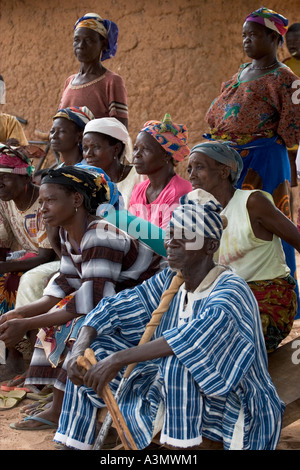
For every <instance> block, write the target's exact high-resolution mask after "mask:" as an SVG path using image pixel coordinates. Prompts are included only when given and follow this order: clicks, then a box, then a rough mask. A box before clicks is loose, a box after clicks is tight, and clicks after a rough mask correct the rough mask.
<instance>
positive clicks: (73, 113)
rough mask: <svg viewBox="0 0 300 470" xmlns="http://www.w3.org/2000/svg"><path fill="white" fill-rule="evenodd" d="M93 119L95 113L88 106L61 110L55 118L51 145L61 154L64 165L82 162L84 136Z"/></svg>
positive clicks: (51, 132) (51, 131) (50, 135)
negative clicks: (87, 125)
mask: <svg viewBox="0 0 300 470" xmlns="http://www.w3.org/2000/svg"><path fill="white" fill-rule="evenodd" d="M91 119H94V116H93V113H91V111H90V110H89V109H88V108H87V107H86V106H83V107H81V108H80V107H76V106H74V107H69V108H63V109H59V110H58V111H57V113H56V114H55V116H54V117H53V124H52V127H51V129H50V134H49V138H50V143H51V147H52V149H53V150H54V151H56V152H58V153H59V154H60V156H61V160H62V162H63V165H67V166H69V165H76V163H79V162H81V161H82V134H83V130H84V128H85V126H86V124H87V123H88V122H89V121H90V120H91Z"/></svg>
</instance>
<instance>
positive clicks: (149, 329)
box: [93, 272, 183, 450]
mask: <svg viewBox="0 0 300 470" xmlns="http://www.w3.org/2000/svg"><path fill="white" fill-rule="evenodd" d="M181 284H183V277H182V275H181V273H180V272H178V273H177V274H176V276H174V277H173V279H172V281H171V284H170V286H169V288H168V289H167V290H166V291H165V292H164V293H163V294H162V296H161V300H160V303H159V306H158V307H157V309H155V310H154V311H153V312H152V315H151V319H150V321H149V322H148V324H147V325H146V328H145V332H144V334H143V335H142V337H141V339H140V342H139V345H142V344H145V343H148V342H149V341H150V340H151V338H152V336H153V334H154V332H155V330H156V328H157V327H158V325H159V324H160V321H161V318H162V316H163V314H164V313H165V312H166V311H167V310H168V309H169V305H170V303H171V300H172V299H173V297H174V295H175V294H176V293H177V292H178V289H179V287H180V286H181ZM135 366H136V363H135V364H129V365H128V366H127V368H126V370H125V372H124V375H123V377H122V380H121V381H120V384H119V387H118V389H117V391H116V393H115V400H116V402H117V400H118V398H119V396H120V394H121V392H122V390H123V388H124V387H125V385H126V382H127V380H128V377H129V376H130V374H131V372H132V371H133V369H134V368H135ZM111 423H112V416H110V413H107V415H106V417H105V419H104V421H103V424H102V426H101V429H100V431H99V433H98V436H97V438H96V441H95V444H94V446H93V450H99V449H101V447H102V445H103V444H104V441H105V438H106V436H107V433H108V431H109V428H110V426H111Z"/></svg>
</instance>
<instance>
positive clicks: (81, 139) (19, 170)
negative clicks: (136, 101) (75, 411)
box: [0, 9, 300, 430]
mask: <svg viewBox="0 0 300 470" xmlns="http://www.w3.org/2000/svg"><path fill="white" fill-rule="evenodd" d="M265 18H268V22H266V21H265ZM286 25H287V23H286V19H285V18H284V17H283V16H282V15H279V14H276V13H275V12H272V11H271V10H267V9H259V10H257V11H256V12H253V13H252V14H251V15H249V17H247V19H246V21H245V24H244V28H243V36H244V47H245V51H248V55H249V57H251V59H252V63H251V64H247V65H246V66H244V67H242V69H241V71H240V72H239V74H238V75H237V76H236V77H234V79H233V80H231V81H230V82H227V84H225V85H224V87H223V88H222V93H221V95H220V97H219V98H218V99H216V100H215V101H214V103H212V105H211V107H210V110H209V112H208V115H207V120H208V123H209V125H210V134H209V135H207V136H206V137H207V138H206V139H205V141H202V142H200V143H199V144H197V145H195V146H193V148H192V149H191V150H190V148H189V143H188V130H187V126H186V125H184V124H178V123H176V122H173V121H172V119H171V116H170V114H168V113H165V117H164V118H163V119H162V120H160V121H159V120H148V121H147V122H146V123H144V124H143V125H142V126H141V128H140V131H139V132H138V135H137V136H136V138H135V142H134V145H132V143H131V138H130V135H129V132H128V112H127V111H128V110H127V101H126V89H125V88H124V86H123V82H122V80H121V81H120V77H119V76H116V74H113V73H112V72H110V71H108V70H107V69H105V68H104V67H103V65H102V63H101V61H103V60H105V59H108V58H109V57H112V56H113V55H114V54H115V52H116V38H117V29H116V25H115V24H114V23H112V22H108V20H102V19H101V18H100V17H98V15H95V14H87V15H86V16H84V17H83V18H80V19H79V20H78V21H77V22H76V24H75V28H74V29H75V31H74V43H73V45H74V52H75V55H76V57H77V59H78V60H79V62H80V71H79V73H78V74H77V75H74V76H72V77H70V78H69V79H68V80H67V83H66V87H65V90H64V93H63V97H62V101H61V105H60V107H59V110H58V111H57V112H56V114H55V115H54V117H53V122H52V126H51V129H50V133H49V138H50V142H51V146H52V148H53V150H55V151H56V152H58V153H59V154H60V156H61V164H60V165H59V167H58V168H55V169H48V170H45V171H44V172H43V173H42V175H41V180H40V182H39V183H38V184H39V186H38V185H35V184H33V182H32V176H33V175H34V173H33V167H32V163H31V160H30V158H31V157H34V155H32V154H30V151H31V152H33V149H32V148H30V147H27V146H23V147H22V146H18V147H10V146H7V145H3V146H2V147H1V148H0V217H1V222H2V224H1V229H0V230H1V231H0V243H1V250H0V254H1V262H0V268H2V270H1V284H0V288H1V289H2V291H3V293H4V292H5V294H7V292H9V289H8V287H9V283H8V279H10V282H12V280H13V281H14V289H12V288H11V289H10V291H14V292H16V291H17V295H16V296H15V297H14V296H13V294H12V295H11V296H9V298H8V297H7V295H6V298H4V297H5V296H4V295H3V296H2V305H3V309H2V316H1V317H0V340H2V341H4V342H5V345H6V348H7V364H6V365H5V366H1V367H3V369H1V374H0V381H4V380H5V379H8V378H10V376H12V377H13V376H14V374H15V373H16V372H23V371H24V370H23V369H24V364H23V362H22V358H21V357H20V352H19V351H18V349H17V345H18V344H19V343H20V342H21V341H22V339H23V338H24V337H26V336H27V337H28V338H30V339H31V343H32V345H33V346H34V353H33V355H32V359H31V363H30V367H29V370H28V371H27V374H26V380H25V385H28V386H30V385H35V386H38V387H40V389H41V388H42V387H44V386H49V385H51V386H52V387H53V397H52V402H50V404H49V406H47V407H46V408H45V409H43V410H42V411H41V412H40V413H39V414H38V415H32V416H31V417H30V419H26V420H22V421H20V422H19V423H16V424H15V425H14V427H15V428H17V429H24V430H26V429H43V428H44V427H45V426H46V427H47V426H48V427H49V426H50V427H51V426H53V427H56V426H57V423H58V421H59V417H60V412H61V408H62V403H63V399H64V391H65V385H66V380H67V364H68V358H69V353H70V350H71V349H72V346H73V344H74V341H76V338H77V335H78V332H79V330H80V327H81V325H82V322H83V321H84V318H85V315H87V314H88V313H89V312H90V311H91V310H93V309H94V308H95V307H96V305H97V304H98V303H99V301H100V300H101V299H102V298H103V297H110V296H114V295H115V294H116V293H118V292H119V291H121V290H124V289H130V288H132V287H134V286H136V285H139V284H140V283H142V282H143V281H144V280H146V279H149V278H150V277H151V276H153V275H154V274H155V273H158V272H160V271H161V270H163V269H164V268H165V266H166V263H167V259H166V254H165V249H164V246H163V242H164V237H165V231H166V230H167V228H168V225H169V221H170V219H171V216H172V213H173V210H174V209H175V208H176V207H177V206H178V205H179V204H180V200H181V198H182V197H183V196H185V195H186V194H189V193H191V197H193V196H192V195H193V190H195V189H200V190H205V191H207V192H209V193H210V194H211V195H212V196H213V197H214V198H215V199H216V200H217V201H218V202H219V203H220V204H221V206H222V207H223V213H224V214H226V217H227V220H228V225H227V227H226V228H225V229H224V232H223V236H222V239H221V242H220V247H219V250H218V251H217V253H216V254H215V260H216V262H217V263H219V264H224V265H227V266H229V267H231V268H232V269H233V270H234V271H235V273H236V274H238V275H239V276H240V277H242V278H243V279H244V280H245V281H246V282H247V283H248V285H249V287H250V288H251V290H252V292H253V294H254V296H255V298H256V300H257V303H258V306H259V310H260V314H261V321H262V329H263V333H264V338H265V343H266V350H267V351H268V352H269V353H270V352H272V351H274V350H275V349H276V348H277V347H278V346H279V344H280V343H281V341H282V340H283V339H284V338H285V337H286V336H287V335H288V334H289V332H290V331H291V328H292V325H293V321H294V319H295V317H296V315H297V308H298V305H297V304H298V302H297V289H298V286H297V282H296V279H295V263H294V264H293V262H294V260H295V253H294V249H296V250H297V251H298V252H300V234H299V232H298V230H297V227H296V226H295V225H294V224H293V222H292V221H291V220H290V218H289V210H288V207H287V206H288V204H287V205H284V204H283V202H282V200H283V199H285V196H286V187H288V179H289V176H288V168H287V166H286V163H284V162H287V161H288V159H287V150H286V145H285V143H284V142H285V141H286V142H287V143H288V144H289V145H291V144H292V143H293V142H294V141H295V143H296V142H299V141H300V114H299V110H297V113H296V114H295V112H294V111H295V110H294V108H293V109H292V108H291V106H292V100H291V99H290V98H291V97H290V96H289V95H288V93H290V91H288V87H284V86H277V89H276V86H275V85H274V83H273V82H274V76H275V75H276V77H277V78H276V79H278V77H280V80H281V82H282V83H286V82H289V83H290V82H291V81H292V80H293V78H294V77H296V76H295V75H293V74H292V72H291V71H290V69H288V68H287V67H286V66H284V65H283V64H281V63H280V62H278V60H277V56H276V51H277V47H278V44H279V42H280V40H281V39H282V38H283V36H284V34H285V33H286V30H287V26H286ZM108 26H109V27H108ZM254 37H256V40H254V39H253V38H254ZM262 44H263V45H264V55H263V54H262V53H261V49H262ZM91 51H93V53H92V52H91ZM266 70H267V71H268V72H265V71H266ZM260 80H261V82H262V84H263V86H265V88H266V89H264V91H263V92H262V98H261V109H263V107H267V106H269V108H268V109H267V110H265V115H267V114H268V113H271V112H272V116H270V118H269V119H267V118H265V120H264V122H257V123H254V122H253V120H252V121H251V125H252V127H251V126H250V125H249V120H247V116H246V114H247V113H248V114H249V112H250V111H251V109H252V108H251V103H250V108H249V103H248V102H247V103H246V99H247V100H248V99H249V100H250V101H251V97H252V94H253V93H254V92H255V93H256V95H257V93H258V88H259V87H260V85H259V84H258V81H260ZM268 81H269V82H270V83H271V84H272V87H270V90H269V89H268V91H269V94H270V100H271V101H273V104H272V103H271V104H270V103H269V102H267V101H268V100H265V98H264V93H266V90H267V88H268V83H269V82H268ZM281 82H280V83H281ZM245 83H247V85H246V86H247V90H246V92H244V91H243V89H244V84H245ZM251 84H252V86H253V89H251ZM98 85H99V86H100V85H103V88H101V87H100V88H101V90H102V91H99V90H100V88H99V89H98V88H97V86H98ZM273 85H274V86H273ZM90 87H92V89H93V90H94V93H95V95H94V96H95V102H98V101H99V103H101V106H102V108H103V109H102V110H101V111H99V109H100V107H101V106H100V105H99V107H98V108H97V106H96V105H95V103H94V102H93V100H91V99H88V98H85V96H86V95H85V93H86V92H87V89H89V88H90ZM118 93H119V95H118ZM236 94H237V95H236ZM283 94H284V96H283ZM233 96H235V98H233ZM236 96H237V97H238V99H239V100H240V101H239V106H238V107H237V108H236V109H233V107H231V104H230V103H233V102H234V99H236ZM96 98H97V99H96ZM288 99H289V100H290V101H289V102H288ZM97 100H98V101H97ZM283 101H284V102H285V103H286V106H285V107H284V109H283V108H282V109H279V107H280V105H279V102H280V103H282V102H283ZM104 102H105V103H106V108H105V106H104ZM266 102H267V103H266ZM287 103H289V106H290V108H289V109H287ZM232 106H233V104H232ZM276 106H277V107H278V109H277V112H276V115H275V114H274V107H276ZM104 108H105V109H104ZM255 125H257V127H258V128H259V129H261V131H260V132H258V131H257V129H255V128H254V127H255ZM230 126H232V129H231V128H230ZM238 126H240V127H239V129H240V130H239V132H238ZM268 126H269V127H268ZM230 129H231V130H232V132H230ZM268 130H269V131H270V132H268ZM199 140H200V139H199ZM258 144H259V145H258ZM269 146H271V147H272V149H269ZM266 149H267V150H268V151H270V152H273V154H274V155H276V158H278V159H280V158H281V160H280V165H279V167H278V168H279V170H278V171H277V169H274V168H272V171H271V172H269V170H268V169H266V165H267V163H265V162H263V163H260V164H258V163H257V162H262V160H263V158H262V154H261V152H265V151H266ZM35 151H36V150H35ZM264 156H265V154H264ZM185 159H187V160H188V175H189V180H188V179H186V178H183V177H182V176H180V175H179V174H178V172H176V166H177V165H178V163H179V162H182V161H184V160H185ZM266 161H267V159H266ZM253 162H254V163H255V170H253V168H254V167H253ZM257 165H261V167H262V168H263V172H262V174H263V176H262V180H263V183H264V184H265V183H266V182H267V183H268V184H269V185H268V188H270V189H269V190H267V189H265V186H263V185H262V181H260V180H259V178H258V177H257V175H259V172H260V168H259V167H258V166H257ZM280 169H282V171H281V170H280ZM254 173H255V174H254ZM275 173H276V175H275ZM275 176H276V178H275ZM252 177H254V178H253V179H251V178H252ZM255 181H256V182H257V186H255ZM272 185H273V187H272ZM262 189H264V190H263V191H262ZM21 249H22V251H20V250H21ZM13 258H15V259H13ZM2 279H3V281H2Z"/></svg>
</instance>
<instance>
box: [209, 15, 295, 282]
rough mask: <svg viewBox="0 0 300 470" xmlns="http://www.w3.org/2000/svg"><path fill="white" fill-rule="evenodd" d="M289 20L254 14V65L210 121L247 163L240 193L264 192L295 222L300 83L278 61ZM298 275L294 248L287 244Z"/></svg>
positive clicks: (246, 28) (250, 31) (232, 85)
mask: <svg viewBox="0 0 300 470" xmlns="http://www.w3.org/2000/svg"><path fill="white" fill-rule="evenodd" d="M287 25H288V20H287V19H286V18H285V17H284V16H282V15H280V14H278V13H276V12H274V11H272V10H268V9H267V8H260V9H258V10H256V11H254V12H253V13H251V14H250V15H249V16H248V17H247V18H246V20H245V23H244V25H243V45H244V50H245V52H246V54H247V55H248V57H249V58H250V59H252V62H248V63H246V64H243V65H242V66H241V67H240V70H239V71H238V72H237V73H236V74H235V75H234V76H233V77H232V78H231V79H230V80H228V81H226V82H225V83H223V85H222V89H221V93H220V95H219V96H218V97H217V98H216V99H215V100H214V101H213V102H212V104H211V106H210V108H209V110H208V112H207V115H206V119H207V122H208V124H209V126H210V134H208V135H206V136H205V137H208V138H210V139H213V140H221V141H231V142H233V143H234V146H235V149H236V150H238V152H239V153H240V155H241V157H242V159H243V171H242V173H241V176H240V178H239V181H238V182H237V188H239V189H262V190H264V191H266V192H268V193H270V194H271V195H272V196H273V199H274V202H275V205H276V207H278V209H280V210H281V211H282V212H283V213H284V214H285V215H286V216H287V217H289V218H291V207H290V179H291V171H290V163H289V158H288V152H287V147H293V146H294V145H295V144H298V143H299V141H300V107H299V104H298V105H297V104H296V103H295V99H293V93H294V92H295V88H293V83H294V82H296V80H298V79H299V77H297V76H296V75H295V74H294V73H293V72H292V71H291V70H290V68H289V67H287V66H285V65H284V64H282V63H281V62H279V61H278V59H277V49H278V46H279V44H280V43H282V42H283V36H284V35H285V34H286V31H287ZM283 246H284V250H285V254H286V257H287V263H288V265H289V267H290V269H291V271H292V274H293V275H295V270H296V263H295V253H294V249H292V247H291V246H290V245H287V244H286V243H285V242H283Z"/></svg>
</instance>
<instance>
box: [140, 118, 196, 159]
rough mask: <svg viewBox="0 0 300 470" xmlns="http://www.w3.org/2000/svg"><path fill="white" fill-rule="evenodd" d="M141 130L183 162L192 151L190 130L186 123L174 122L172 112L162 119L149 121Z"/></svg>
mask: <svg viewBox="0 0 300 470" xmlns="http://www.w3.org/2000/svg"><path fill="white" fill-rule="evenodd" d="M140 132H148V134H150V135H152V137H154V138H155V140H156V141H157V142H158V143H159V144H160V145H161V146H162V147H163V148H164V149H165V150H166V152H167V153H168V154H169V155H170V156H171V157H172V158H174V160H177V161H178V162H181V161H182V160H184V158H185V157H187V156H188V155H189V153H190V149H189V147H188V146H187V138H188V131H187V128H186V126H185V125H181V124H175V123H173V122H172V119H171V116H170V114H166V115H165V117H164V119H163V120H162V121H147V122H146V123H145V124H144V126H143V128H142V129H141V130H140Z"/></svg>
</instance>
